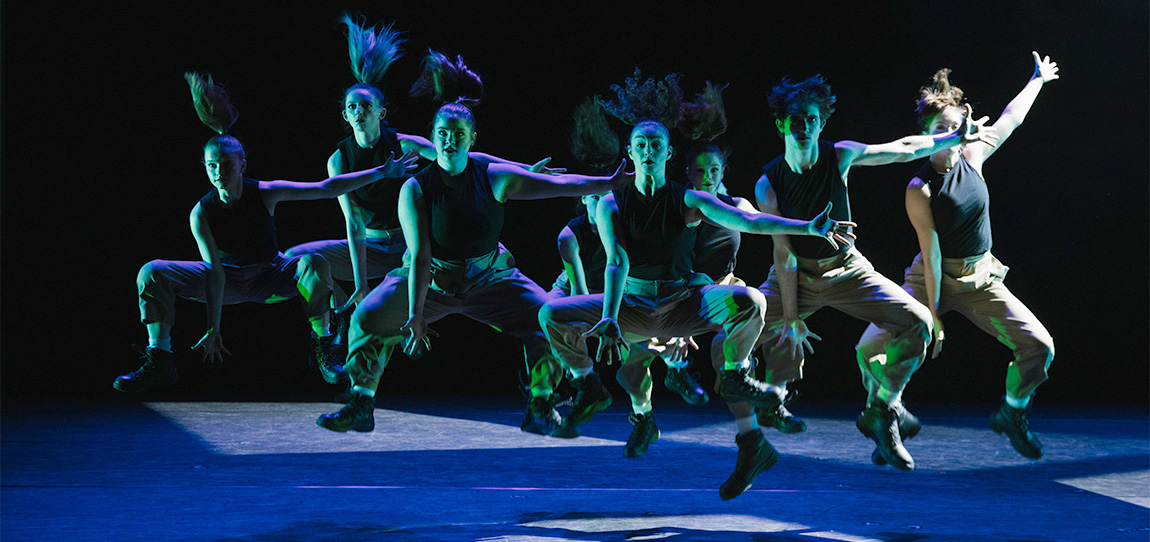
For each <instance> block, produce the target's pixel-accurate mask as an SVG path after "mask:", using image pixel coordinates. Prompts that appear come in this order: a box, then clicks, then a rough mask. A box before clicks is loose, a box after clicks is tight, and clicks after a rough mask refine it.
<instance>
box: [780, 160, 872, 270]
mask: <svg viewBox="0 0 1150 542" xmlns="http://www.w3.org/2000/svg"><path fill="white" fill-rule="evenodd" d="M835 156H836V153H835V145H834V143H831V142H829V141H819V159H818V161H817V162H815V166H814V167H813V168H811V169H810V171H807V172H805V173H795V172H793V171H791V167H790V166H788V165H787V161H786V155H780V156H779V157H778V158H775V159H774V160H771V163H769V164H767V165H765V166H763V174H765V175H766V176H767V180H769V181H770V182H771V188H773V189H774V190H775V195H776V196H777V197H778V202H779V213H780V214H781V215H782V216H783V217H786V218H794V219H797V220H810V219H812V218H814V217H816V216H818V214H819V213H821V212H823V209H825V208H826V206H827V202H828V201H829V202H833V203H834V204H835V206H834V209H832V210H831V218H832V219H834V220H850V219H851V206H850V199H849V198H848V194H847V185H846V183H845V182H843V179H842V176H841V175H840V174H839V165H838V160H836V159H835ZM847 231H851V229H847ZM790 241H791V248H792V249H793V250H794V252H795V255H796V256H799V257H802V258H819V259H821V258H830V257H832V256H837V255H839V254H842V253H844V252H846V251H847V250H849V249H850V247H851V245H853V244H854V243H853V242H852V243H851V245H846V246H840V247H839V248H838V250H835V248H834V247H832V246H831V244H830V243H828V242H827V241H826V239H822V238H820V237H812V236H809V235H802V236H800V235H792V236H791V237H790Z"/></svg>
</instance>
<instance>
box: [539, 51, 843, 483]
mask: <svg viewBox="0 0 1150 542" xmlns="http://www.w3.org/2000/svg"><path fill="white" fill-rule="evenodd" d="M639 81H640V76H639V73H638V71H636V74H635V76H634V77H633V78H628V80H627V87H626V90H624V89H622V88H620V87H613V88H615V89H616V92H617V93H618V94H619V99H620V101H619V103H617V104H608V110H609V111H612V114H614V115H616V116H617V117H619V118H620V119H622V120H624V122H628V121H630V122H631V123H633V124H634V128H633V129H632V131H631V135H630V138H629V141H630V145H629V146H628V148H627V152H628V155H629V157H630V158H631V160H632V162H633V163H634V164H635V177H634V182H633V183H630V184H628V185H627V186H626V187H624V188H621V189H619V190H617V191H615V192H613V193H612V194H610V195H608V196H607V197H605V198H604V199H603V200H602V201H601V202H600V203H599V206H598V209H597V213H598V223H599V228H600V229H599V233H600V238H601V240H602V242H603V245H604V247H605V248H606V251H607V262H608V263H607V269H606V271H605V274H604V287H605V288H604V294H603V295H602V296H596V295H578V296H571V297H565V298H558V299H553V300H551V301H549V302H547V304H546V305H545V306H544V307H543V309H542V310H540V311H539V323H540V324H541V325H542V326H543V329H544V331H545V332H546V334H547V338H548V340H549V341H550V343H551V347H552V349H553V350H554V352H555V354H556V355H558V357H559V359H560V360H561V361H562V362H563V363H564V365H566V366H567V367H568V369H569V371H570V372H571V373H572V374H574V375H575V376H576V378H575V386H576V388H577V389H578V390H579V392H578V396H577V397H576V401H575V404H574V406H573V407H572V409H571V412H570V413H569V414H568V416H567V417H566V418H565V419H564V420H563V424H562V425H563V427H564V428H566V429H567V430H578V428H579V426H580V425H581V424H583V423H586V422H587V421H588V420H590V419H591V417H592V416H594V414H595V413H597V412H599V411H601V410H603V409H604V408H606V407H607V406H609V405H610V403H611V400H612V399H611V394H610V393H609V392H608V391H607V390H606V388H604V387H603V384H602V381H601V380H600V379H599V375H598V374H597V373H595V372H594V370H593V369H594V367H593V362H592V360H591V357H590V356H589V355H588V352H587V344H586V338H587V337H598V338H599V350H598V352H597V356H596V357H597V359H599V360H603V361H606V362H607V363H608V364H610V363H612V362H614V361H617V360H619V358H620V347H621V345H622V344H623V343H635V342H641V341H646V340H647V339H648V338H650V337H672V336H691V335H695V334H697V333H703V332H706V331H714V330H716V329H720V328H721V329H723V330H724V331H726V334H725V336H726V342H725V343H724V344H723V353H724V360H725V365H724V370H723V371H722V373H721V376H720V381H721V387H720V395H721V396H722V397H723V398H724V399H725V400H726V401H727V402H728V405H729V407H730V408H731V411H732V413H734V414H735V417H736V425H737V426H738V433H739V434H738V436H737V438H736V442H737V443H738V447H739V453H738V461H737V463H736V466H735V471H734V473H733V474H732V475H731V477H730V478H729V479H728V480H727V481H726V482H724V483H723V485H722V487H721V488H720V490H719V494H720V496H721V497H722V498H723V499H724V500H727V499H731V498H734V497H736V496H738V495H740V494H742V493H743V491H745V490H746V489H747V488H748V487H750V485H751V483H752V482H753V481H754V479H755V477H756V476H757V475H758V474H759V473H760V472H762V471H765V470H767V469H769V468H770V467H771V466H773V465H774V463H775V462H776V461H777V460H778V452H776V451H775V450H774V448H773V447H771V445H770V444H769V443H767V442H766V440H765V439H764V438H763V434H762V432H761V431H760V430H759V428H758V426H757V424H756V422H755V418H754V416H753V410H752V406H751V405H752V404H757V405H764V406H766V405H771V404H773V403H774V402H777V401H778V396H777V395H775V394H773V393H770V392H769V391H767V390H766V389H765V386H764V385H763V384H762V383H761V382H758V381H755V380H754V379H752V378H751V377H750V376H749V375H747V374H746V373H744V372H742V371H740V370H739V368H740V367H741V366H742V364H743V363H744V361H745V360H746V358H747V356H748V354H750V351H751V348H752V347H753V345H754V341H755V339H756V338H757V337H758V335H759V332H760V330H761V329H762V313H763V309H764V304H763V297H762V294H760V293H759V292H758V291H756V290H754V289H752V288H747V287H741V286H733V285H711V284H709V282H710V281H709V279H708V278H707V277H705V276H702V275H697V274H693V273H691V264H692V257H693V250H692V249H693V247H694V242H695V229H694V227H695V226H696V225H698V223H699V222H700V221H702V220H704V219H705V220H709V221H711V222H713V223H715V224H717V225H719V226H722V227H727V228H730V229H737V230H740V231H745V232H749V233H758V234H769V233H779V232H784V231H785V232H787V233H790V234H793V235H813V236H819V237H823V238H824V239H825V240H827V241H830V242H831V244H832V245H834V244H836V243H846V242H848V237H849V236H851V235H853V234H849V233H839V228H840V226H843V227H845V226H851V225H853V224H850V223H838V222H835V221H833V220H829V219H828V218H827V212H829V210H830V207H829V206H828V208H827V212H824V213H823V214H821V215H819V216H818V217H816V218H815V220H812V221H810V222H807V221H800V220H788V219H783V218H779V217H776V216H773V215H768V214H765V213H750V212H746V211H743V210H740V209H737V208H734V207H731V206H729V205H727V204H725V203H723V202H722V201H720V200H719V199H717V198H716V197H715V196H713V195H711V194H709V193H707V192H700V191H695V190H690V189H688V188H687V187H686V186H684V185H681V184H678V183H674V182H670V181H668V180H667V178H666V174H667V172H666V169H667V168H666V166H667V160H668V159H670V158H671V155H672V149H671V146H670V132H669V131H668V130H667V128H666V124H665V122H671V123H673V122H674V120H675V119H677V114H678V105H679V104H678V103H677V102H676V100H675V99H674V95H675V93H676V92H675V91H677V89H678V81H677V77H676V76H670V77H668V78H667V79H666V80H664V81H662V82H660V83H655V82H654V81H652V80H648V81H646V82H645V83H642V84H640V82H639ZM679 95H680V96H681V91H680V94H679ZM656 119H659V120H656ZM620 370H622V369H620ZM640 386H641V384H640ZM640 386H634V387H632V388H631V389H628V390H627V391H628V393H630V394H632V397H633V398H635V397H641V395H640V394H641V392H642V390H641V389H636V388H638V387H640ZM648 389H649V381H648ZM634 400H635V399H633V401H634ZM632 406H633V408H634V411H635V413H634V414H633V415H632V417H631V420H632V422H633V423H634V424H635V429H634V431H633V432H632V438H631V439H628V445H627V447H625V449H624V453H625V455H626V456H628V457H633V456H638V455H642V453H643V452H644V451H646V447H647V445H649V444H650V443H652V442H654V441H655V440H656V439H657V438H658V427H657V426H656V425H655V424H654V420H653V418H652V416H651V412H650V403H649V401H648V402H647V404H633V405H632Z"/></svg>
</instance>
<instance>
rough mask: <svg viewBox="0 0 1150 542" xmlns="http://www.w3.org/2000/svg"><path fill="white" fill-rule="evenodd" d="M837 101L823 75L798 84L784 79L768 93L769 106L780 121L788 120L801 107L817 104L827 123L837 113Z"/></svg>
mask: <svg viewBox="0 0 1150 542" xmlns="http://www.w3.org/2000/svg"><path fill="white" fill-rule="evenodd" d="M835 99H836V98H835V95H834V94H832V93H831V86H830V85H828V84H827V82H826V80H825V79H823V76H822V75H815V76H813V77H811V78H809V79H806V80H804V81H799V82H797V83H796V82H793V81H791V80H790V79H788V78H785V77H784V78H783V80H782V81H780V82H779V84H778V85H775V86H774V88H772V89H771V91H770V92H768V93H767V104H768V105H770V106H771V112H772V113H774V115H775V118H776V119H778V120H783V119H786V118H787V116H789V115H790V114H791V113H793V112H794V111H795V110H796V109H798V108H800V107H805V106H806V105H808V104H815V105H816V106H818V108H819V115H820V116H821V117H822V118H823V120H824V121H825V120H827V119H828V118H830V116H831V113H834V112H835Z"/></svg>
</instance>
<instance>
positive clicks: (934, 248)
mask: <svg viewBox="0 0 1150 542" xmlns="http://www.w3.org/2000/svg"><path fill="white" fill-rule="evenodd" d="M906 215H907V217H908V218H910V223H911V225H912V226H914V231H915V234H916V235H917V236H918V247H919V249H920V250H922V268H923V278H924V279H925V282H926V307H927V308H928V309H930V315H931V318H932V319H933V320H934V322H933V327H932V328H931V334H932V335H933V336H934V352H933V353H932V354H931V356H930V357H931V359H934V358H937V357H938V354H939V353H940V352H942V341H943V339H945V333H944V332H943V329H942V321H941V320H939V319H938V300H939V296H940V295H941V291H942V251H941V250H940V249H939V245H938V230H936V229H935V228H934V213H932V212H931V210H930V185H928V184H926V183H925V182H923V181H922V179H919V178H918V177H915V178H914V179H912V180H911V181H910V184H909V185H907V187H906Z"/></svg>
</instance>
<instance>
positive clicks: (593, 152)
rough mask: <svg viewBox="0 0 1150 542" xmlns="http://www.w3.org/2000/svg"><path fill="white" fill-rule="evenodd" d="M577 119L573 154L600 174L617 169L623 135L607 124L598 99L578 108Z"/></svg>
mask: <svg viewBox="0 0 1150 542" xmlns="http://www.w3.org/2000/svg"><path fill="white" fill-rule="evenodd" d="M573 116H574V121H575V126H574V127H573V128H572V129H571V154H573V155H574V156H575V159H577V160H579V161H580V162H582V163H584V164H587V165H588V166H590V167H592V168H594V169H595V170H598V171H603V170H607V169H608V168H611V167H613V166H614V165H615V162H616V161H617V160H618V159H619V149H620V145H619V136H618V135H616V134H615V132H614V131H613V130H611V127H610V126H608V125H607V116H606V115H605V114H604V113H603V105H602V104H601V103H600V102H599V98H598V96H596V97H594V98H591V97H588V98H587V99H585V100H583V103H581V104H579V105H577V106H575V113H574V115H573Z"/></svg>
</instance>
